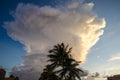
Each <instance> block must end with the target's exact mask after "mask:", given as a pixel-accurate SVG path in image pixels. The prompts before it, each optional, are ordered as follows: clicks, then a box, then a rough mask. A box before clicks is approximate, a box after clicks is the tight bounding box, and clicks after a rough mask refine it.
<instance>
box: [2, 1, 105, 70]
mask: <svg viewBox="0 0 120 80" xmlns="http://www.w3.org/2000/svg"><path fill="white" fill-rule="evenodd" d="M93 6H94V4H93V3H86V4H82V3H78V2H73V3H70V4H66V5H64V6H62V7H61V6H57V7H51V6H42V7H39V6H37V5H33V4H19V5H18V6H17V8H16V11H15V12H14V14H13V17H14V21H9V22H5V24H4V27H5V28H6V29H7V32H8V35H9V36H10V37H11V38H12V39H14V40H17V41H19V42H20V43H22V44H23V45H24V46H25V49H26V51H27V56H26V58H24V62H23V66H24V67H25V66H32V67H33V68H34V69H38V65H40V66H43V65H41V64H42V63H44V62H45V60H44V59H43V58H45V55H47V54H48V52H47V51H48V50H49V49H51V48H52V47H53V45H55V44H57V43H61V42H64V43H66V44H69V45H70V46H71V47H73V51H72V55H73V57H74V58H75V59H76V60H79V61H83V62H84V61H85V59H86V55H87V54H88V51H89V50H90V48H91V47H92V46H93V45H95V43H96V42H97V41H98V40H99V38H100V36H101V35H102V34H103V30H102V29H103V28H104V27H105V20H104V18H98V17H97V15H96V14H95V13H94V12H93V11H92V7H93ZM34 55H35V56H36V55H39V58H38V57H37V58H35V57H34ZM32 56H33V57H32ZM31 57H32V58H31Z"/></svg>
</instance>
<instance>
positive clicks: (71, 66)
mask: <svg viewBox="0 0 120 80" xmlns="http://www.w3.org/2000/svg"><path fill="white" fill-rule="evenodd" d="M68 47H69V46H68V45H67V46H65V45H64V43H61V44H57V45H55V46H54V48H53V49H52V50H49V53H51V54H49V55H48V57H49V60H48V61H50V62H51V64H50V65H49V66H50V67H51V68H52V69H53V70H54V71H55V73H56V74H57V75H58V76H60V77H61V79H63V80H76V78H78V79H79V80H81V79H80V76H79V73H80V72H83V71H82V70H81V69H79V68H77V67H78V65H79V63H80V62H78V61H76V60H75V59H73V58H72V56H71V54H70V53H71V51H72V48H68ZM58 67H59V68H58ZM56 68H57V69H56ZM55 69H56V70H55Z"/></svg>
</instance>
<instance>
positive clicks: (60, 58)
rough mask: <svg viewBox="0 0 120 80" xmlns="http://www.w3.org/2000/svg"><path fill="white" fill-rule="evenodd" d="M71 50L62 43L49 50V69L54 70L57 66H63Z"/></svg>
mask: <svg viewBox="0 0 120 80" xmlns="http://www.w3.org/2000/svg"><path fill="white" fill-rule="evenodd" d="M71 50H72V48H69V49H68V45H67V46H65V45H64V43H61V44H57V45H55V46H54V48H53V49H52V50H49V53H51V54H49V55H48V57H49V60H48V61H50V62H51V65H50V66H51V67H52V68H53V69H54V68H56V67H59V66H63V64H64V63H65V61H66V59H67V58H69V57H70V56H71V55H70V54H69V53H70V52H71Z"/></svg>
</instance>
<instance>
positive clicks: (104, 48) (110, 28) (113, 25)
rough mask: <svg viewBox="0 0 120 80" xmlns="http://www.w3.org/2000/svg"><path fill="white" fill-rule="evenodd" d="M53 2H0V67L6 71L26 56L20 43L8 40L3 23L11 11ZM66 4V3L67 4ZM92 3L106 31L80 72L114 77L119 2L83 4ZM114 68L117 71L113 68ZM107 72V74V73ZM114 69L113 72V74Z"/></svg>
mask: <svg viewBox="0 0 120 80" xmlns="http://www.w3.org/2000/svg"><path fill="white" fill-rule="evenodd" d="M53 1H54V0H51V1H50V2H48V0H35V1H33V0H20V1H17V0H13V1H10V0H8V1H7V0H2V1H1V3H0V10H1V11H0V66H2V67H4V68H5V69H7V70H8V71H10V70H11V69H12V67H14V66H19V65H21V64H22V62H23V60H22V56H25V55H26V54H27V52H26V50H25V46H24V45H23V44H21V43H20V42H19V41H16V40H13V39H12V38H11V37H9V36H8V34H7V31H6V29H4V28H3V27H2V26H3V23H4V22H6V21H11V20H13V17H12V16H11V14H10V13H11V12H12V11H14V10H15V9H16V7H17V5H18V4H19V3H33V4H35V5H39V6H43V5H49V4H51V5H52V6H54V4H56V2H57V1H56V2H54V3H53ZM68 1H69V0H68ZM88 2H92V3H94V7H93V11H94V12H95V13H96V14H97V16H98V17H99V18H105V21H106V27H105V28H104V34H103V35H102V36H101V37H100V40H99V41H98V42H97V43H96V44H95V45H94V46H93V47H92V48H91V49H90V51H89V54H88V55H87V59H86V62H85V63H84V64H83V65H82V67H83V68H85V69H87V70H88V71H90V72H101V73H102V74H103V73H105V74H108V73H109V71H111V72H113V74H114V73H115V74H117V73H119V72H116V71H117V70H120V68H119V67H120V65H119V64H118V63H120V58H119V57H120V49H119V48H120V42H119V41H120V35H119V34H120V22H119V21H120V15H119V14H120V10H119V8H120V5H119V4H120V1H119V0H114V1H113V0H85V1H84V3H88ZM116 57H117V58H116ZM116 67H117V68H116ZM107 69H108V70H107ZM115 69H116V71H115Z"/></svg>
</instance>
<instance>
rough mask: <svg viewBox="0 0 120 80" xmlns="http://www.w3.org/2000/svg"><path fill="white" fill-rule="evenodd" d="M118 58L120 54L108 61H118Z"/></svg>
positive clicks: (119, 58)
mask: <svg viewBox="0 0 120 80" xmlns="http://www.w3.org/2000/svg"><path fill="white" fill-rule="evenodd" d="M116 60H120V54H117V55H114V56H112V57H111V58H110V59H109V60H108V61H116Z"/></svg>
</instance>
